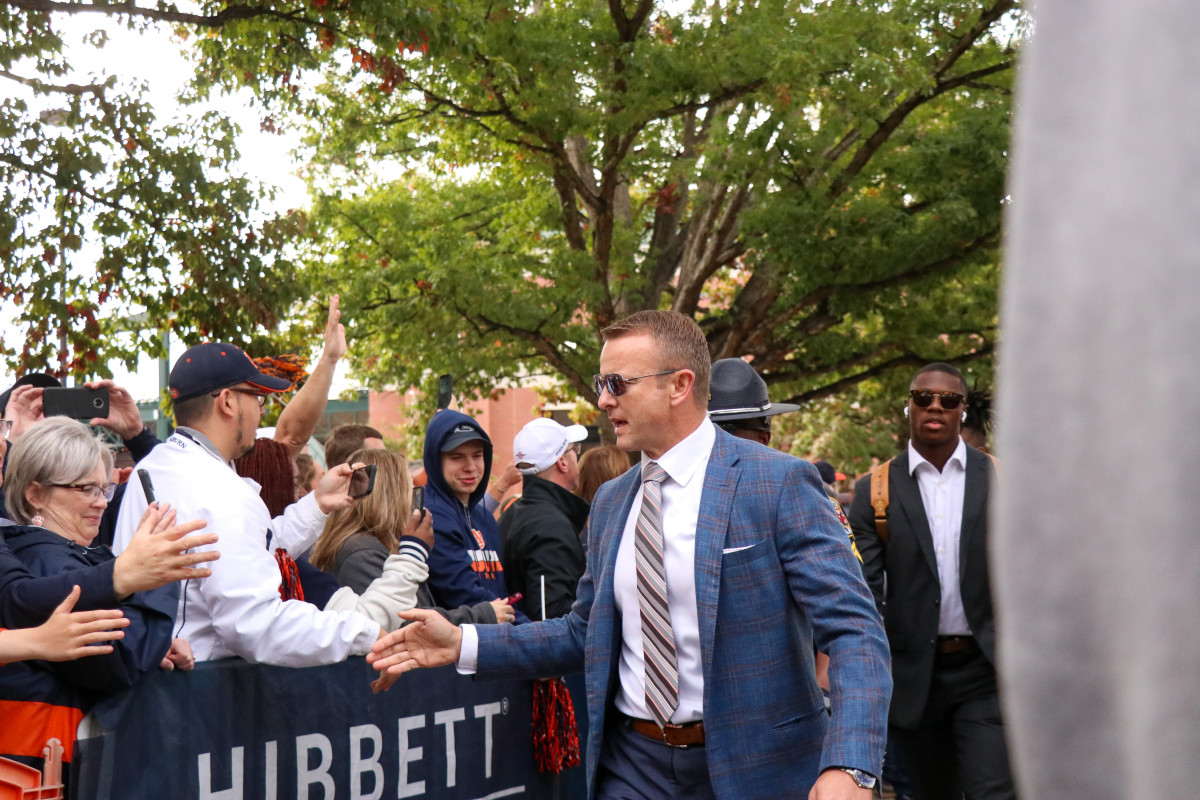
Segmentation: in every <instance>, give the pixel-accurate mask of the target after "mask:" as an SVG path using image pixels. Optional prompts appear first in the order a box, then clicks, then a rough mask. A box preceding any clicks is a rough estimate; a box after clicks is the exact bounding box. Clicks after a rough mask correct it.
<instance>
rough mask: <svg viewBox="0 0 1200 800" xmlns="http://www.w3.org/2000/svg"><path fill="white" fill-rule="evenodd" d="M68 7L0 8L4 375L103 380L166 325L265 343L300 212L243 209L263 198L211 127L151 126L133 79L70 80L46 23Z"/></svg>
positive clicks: (227, 135)
mask: <svg viewBox="0 0 1200 800" xmlns="http://www.w3.org/2000/svg"><path fill="white" fill-rule="evenodd" d="M71 5H73V4H59V3H20V2H2V3H0V86H4V87H6V88H5V89H4V91H3V92H0V94H2V95H3V97H4V99H3V100H0V265H2V266H3V274H4V279H3V281H0V300H2V301H3V302H4V304H5V305H6V306H7V307H10V308H13V309H15V310H16V317H17V318H16V320H15V321H16V323H17V324H18V325H19V326H20V327H21V329H22V332H23V335H22V336H21V337H20V341H11V340H10V341H4V340H3V339H0V353H2V354H3V356H4V358H5V360H6V361H7V363H8V366H9V367H10V368H12V369H13V370H15V371H16V372H18V373H19V372H24V371H28V370H30V369H35V368H43V369H44V368H49V369H52V370H54V371H57V372H59V373H60V374H74V375H76V376H79V377H83V376H90V375H96V374H99V375H105V376H107V375H109V374H111V373H110V371H109V370H108V368H107V366H106V364H107V362H108V361H109V360H110V359H112V358H121V359H124V360H126V361H127V362H131V361H132V360H133V359H134V358H135V356H136V354H137V353H138V352H140V351H149V352H155V353H156V352H157V351H158V350H159V349H160V347H161V345H160V338H159V337H158V335H157V332H158V331H159V330H161V329H163V328H167V327H170V328H172V329H173V330H174V332H175V334H176V335H178V336H181V337H182V338H183V339H184V340H185V341H188V342H189V343H194V342H196V341H199V340H200V339H205V338H213V339H233V340H235V341H238V342H247V341H256V340H258V341H261V340H262V339H263V338H265V337H272V336H277V335H278V328H279V324H280V322H281V320H282V318H283V316H284V314H285V313H287V312H289V311H290V310H291V306H292V304H293V303H294V302H295V300H296V299H297V297H299V295H300V284H299V282H298V280H296V279H295V277H293V276H294V272H293V270H292V269H291V268H290V265H289V263H288V262H287V260H286V259H284V258H282V257H281V255H280V253H281V250H282V249H283V248H284V246H285V243H286V242H288V241H289V240H291V239H292V238H294V236H295V235H296V234H297V232H298V230H299V229H300V228H301V227H302V225H303V221H304V220H303V217H302V216H298V215H290V216H289V215H285V216H283V217H279V218H267V217H266V216H265V215H263V214H258V213H256V208H257V207H258V205H259V203H260V201H261V200H262V198H263V196H264V193H263V190H262V189H261V188H259V187H256V186H255V185H253V184H252V183H251V182H250V181H248V180H246V179H245V178H242V177H240V176H238V175H236V174H231V172H230V166H231V164H232V162H233V161H234V160H235V158H236V151H235V147H234V138H235V133H236V130H235V128H234V126H233V125H232V124H231V123H230V122H229V121H228V120H226V119H224V118H223V117H221V116H219V115H217V114H215V113H212V112H208V113H204V114H198V115H193V116H192V117H191V118H190V119H186V120H182V121H172V122H166V123H163V122H160V121H159V120H157V119H156V116H155V113H154V110H153V109H152V108H151V106H150V104H149V103H148V102H147V101H146V100H145V97H144V89H145V87H144V84H143V83H142V82H133V81H128V80H124V81H122V80H121V79H120V78H119V76H116V75H110V76H101V77H96V78H89V79H87V81H86V82H82V83H81V82H77V80H76V78H75V75H74V71H73V69H72V65H71V64H70V63H69V61H68V59H67V57H66V56H65V54H64V53H65V47H64V37H63V33H62V30H61V28H62V19H61V18H60V15H59V14H57V13H55V12H58V11H61V10H63V8H70V7H71ZM82 7H83V6H82V4H81V5H80V6H79V8H82ZM95 8H97V7H93V9H95ZM113 8H114V7H109V9H110V11H111V10H112V9H113ZM129 24H130V25H131V26H132V25H133V24H134V23H133V22H132V21H131V22H130V23H129ZM106 40H107V37H106V35H105V34H104V32H103V31H97V32H95V33H93V34H91V35H90V36H88V37H87V45H88V46H93V47H97V48H100V47H103V46H104V45H105V43H106ZM139 311H141V312H144V313H143V314H142V316H141V317H140V318H141V319H142V320H144V322H142V323H134V324H132V325H131V324H130V323H128V322H122V321H121V318H122V317H125V316H127V315H129V314H131V313H136V312H139ZM118 330H126V331H129V332H131V333H133V336H132V337H118V336H116V335H115V334H116V333H117V331H118Z"/></svg>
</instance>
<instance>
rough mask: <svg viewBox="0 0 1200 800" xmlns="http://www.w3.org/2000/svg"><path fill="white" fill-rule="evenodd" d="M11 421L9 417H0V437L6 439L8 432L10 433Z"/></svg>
mask: <svg viewBox="0 0 1200 800" xmlns="http://www.w3.org/2000/svg"><path fill="white" fill-rule="evenodd" d="M12 426H13V421H12V420H11V419H0V438H4V439H7V438H8V434H10V433H12Z"/></svg>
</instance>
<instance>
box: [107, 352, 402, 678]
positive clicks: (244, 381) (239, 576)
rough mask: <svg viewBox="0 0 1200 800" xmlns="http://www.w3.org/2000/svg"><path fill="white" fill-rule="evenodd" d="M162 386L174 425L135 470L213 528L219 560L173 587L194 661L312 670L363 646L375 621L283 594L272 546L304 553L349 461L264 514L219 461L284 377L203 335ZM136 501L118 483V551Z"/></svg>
mask: <svg viewBox="0 0 1200 800" xmlns="http://www.w3.org/2000/svg"><path fill="white" fill-rule="evenodd" d="M168 385H169V388H170V393H171V398H172V400H173V404H174V412H175V419H176V423H177V425H178V427H177V428H176V430H175V433H174V434H173V435H172V436H171V437H170V439H169V440H168V441H167V442H166V443H165V444H163V446H161V447H158V448H155V450H154V452H153V453H151V454H150V455H149V456H147V457H146V458H145V459H143V461H142V462H141V463H140V464H139V466H140V467H142V468H144V469H145V470H146V471H147V472H149V473H150V476H151V478H152V479H153V482H154V488H155V490H156V492H157V494H158V498H159V499H160V500H164V501H167V502H170V503H172V504H173V505H174V506H175V507H176V508H178V509H179V513H180V516H181V517H184V518H188V519H203V520H206V521H207V522H208V527H209V529H210V530H214V531H220V533H221V556H222V558H221V560H220V561H218V562H216V564H215V565H214V568H213V570H212V576H211V577H209V578H207V579H206V580H204V581H189V582H185V583H184V584H183V585H182V586H181V587H180V592H179V608H178V614H177V619H178V620H179V623H178V631H177V635H179V636H182V637H184V638H187V639H188V640H189V641H190V642H191V644H192V649H193V651H194V653H195V656H196V659H197V660H198V661H205V660H210V659H218V658H224V657H226V656H233V655H237V656H241V657H242V658H244V659H246V660H247V661H250V662H256V663H267V664H279V665H282V666H313V665H317V664H330V663H334V662H337V661H341V660H343V659H345V658H346V657H347V656H350V655H361V654H364V653H366V652H367V651H368V650H369V649H370V647H371V644H372V643H373V642H374V641H375V640H376V639H377V638H379V636H380V635H381V633H382V632H383V629H384V627H385V626H384V625H381V624H380V622H378V621H376V620H375V619H373V618H372V617H370V616H367V615H364V614H362V613H359V612H358V611H355V610H336V611H331V610H327V609H320V608H317V607H316V606H314V605H312V604H310V603H306V602H303V601H301V600H295V599H289V600H284V599H283V598H282V597H281V595H280V589H281V586H282V585H283V577H282V575H281V574H280V569H279V562H278V561H277V560H276V552H275V551H276V549H277V548H282V549H284V550H285V551H286V552H287V553H289V554H291V555H293V556H294V555H298V554H301V553H304V552H305V551H307V550H308V549H309V548H310V547H311V546H312V545H313V543H314V542H315V541H316V538H317V536H318V535H319V534H320V532H321V529H322V528H323V527H324V525H325V519H326V517H327V515H328V514H329V513H331V512H333V511H336V510H338V509H341V508H347V507H349V506H351V505H353V504H354V503H355V502H357V501H355V500H354V499H353V498H351V497H350V496H349V495H348V494H347V489H348V488H349V484H350V473H351V472H352V469H351V467H350V465H347V464H343V465H341V466H338V467H335V468H333V469H331V470H329V472H328V473H326V475H325V477H324V478H322V479H321V481H320V483H318V484H317V488H316V490H315V491H313V492H312V493H311V494H309V495H307V496H306V497H304V498H302V499H301V500H299V501H298V502H296V503H294V504H292V505H290V506H288V507H287V508H286V509H285V511H284V513H283V514H281V515H280V516H277V517H275V518H274V519H272V518H271V515H270V512H269V511H268V510H267V506H266V505H265V504H264V502H263V500H262V498H261V497H260V496H259V494H258V491H257V490H256V488H254V487H252V486H251V485H250V484H249V483H247V482H246V481H244V480H243V479H242V478H240V477H239V476H238V474H237V472H235V471H234V469H233V467H232V465H231V463H230V462H231V461H232V460H233V459H235V458H237V457H239V456H242V455H245V454H246V453H249V452H250V451H251V450H252V449H253V447H254V441H255V431H256V429H257V427H258V423H259V421H260V419H261V418H262V410H263V405H264V403H265V400H266V396H267V395H268V394H271V393H273V392H281V391H283V390H285V389H287V388H289V387H290V386H291V384H290V383H289V382H288V381H287V380H285V379H282V378H277V377H273V376H270V375H265V374H263V373H262V372H260V371H259V369H258V368H257V367H256V366H255V365H254V362H252V361H251V360H250V358H249V356H247V355H246V353H245V352H244V351H242V349H241V348H239V347H237V346H235V345H233V344H229V343H218V342H209V343H205V344H202V345H198V346H196V347H193V348H191V349H189V350H188V351H186V352H185V353H184V354H183V355H182V356H180V358H179V359H178V360H177V361H176V362H175V366H174V368H173V369H172V370H171V375H170V378H169V381H168ZM145 505H146V499H145V496H144V494H143V493H142V491H141V487H140V486H137V485H135V484H130V488H129V490H128V492H127V496H126V498H125V502H124V504H123V505H122V508H121V513H120V516H119V518H118V520H117V529H116V537H115V542H114V545H115V547H114V549H115V550H117V551H118V552H119V551H121V550H122V549H123V548H124V547H125V546H126V545H127V544H128V542H129V541H130V539H131V535H132V532H133V528H134V527H135V523H136V520H137V518H138V516H139V515H140V514H141V511H142V509H143V508H145ZM356 603H357V600H356ZM327 605H328V604H327Z"/></svg>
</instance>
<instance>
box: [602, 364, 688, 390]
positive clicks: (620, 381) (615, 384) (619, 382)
mask: <svg viewBox="0 0 1200 800" xmlns="http://www.w3.org/2000/svg"><path fill="white" fill-rule="evenodd" d="M681 369H683V367H676V368H675V369H665V370H663V371H662V372H652V373H650V374H649V375H639V376H637V377H636V378H623V377H621V376H620V375H618V374H617V373H615V372H610V373H608V374H607V375H593V376H592V388H594V389H595V390H596V396H597V397H599V396H600V395H602V394H604V390H605V389H608V393H609V394H611V395H612V396H613V397H620V396H621V395H623V394H625V390H626V389H627V388H629V384H631V383H637V382H638V381H640V380H643V379H644V378H657V377H659V376H662V375H670V374H671V373H672V372H679V371H680V370H681Z"/></svg>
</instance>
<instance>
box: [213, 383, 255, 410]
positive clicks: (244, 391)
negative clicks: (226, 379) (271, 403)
mask: <svg viewBox="0 0 1200 800" xmlns="http://www.w3.org/2000/svg"><path fill="white" fill-rule="evenodd" d="M227 388H228V389H229V391H231V392H237V393H238V394H248V395H250V396H251V397H255V398H257V399H258V407H259V408H266V407H267V396H266V395H265V394H263V393H262V392H256V391H254V390H253V389H243V388H241V387H239V386H229V387H227ZM223 391H225V390H224V389H222V390H221V391H220V392H213V393H212V394H210V395H209V397H220V396H221V392H223Z"/></svg>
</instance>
